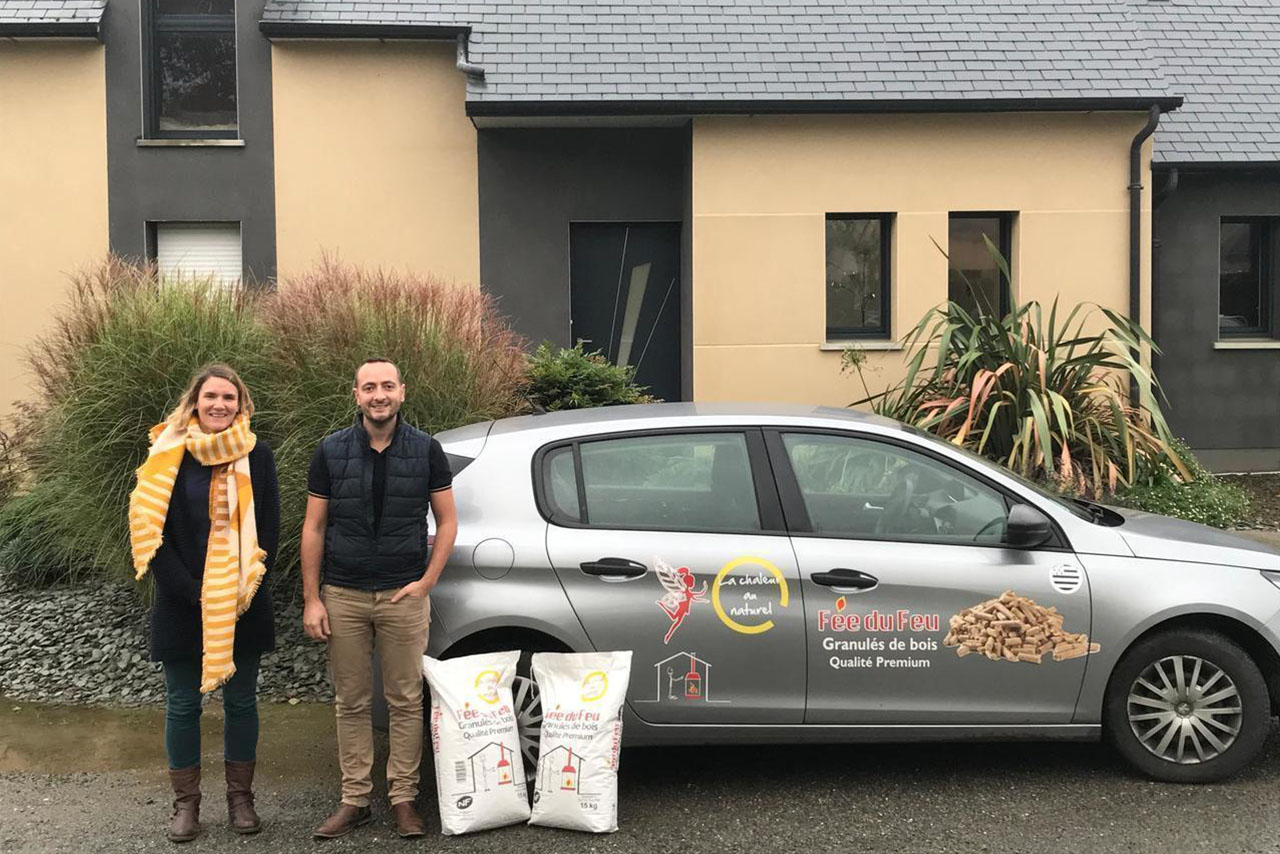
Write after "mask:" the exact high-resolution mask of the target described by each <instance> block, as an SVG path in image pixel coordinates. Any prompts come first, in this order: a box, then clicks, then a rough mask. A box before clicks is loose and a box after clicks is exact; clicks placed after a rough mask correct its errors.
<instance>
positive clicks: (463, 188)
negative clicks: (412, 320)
mask: <svg viewBox="0 0 1280 854" xmlns="http://www.w3.org/2000/svg"><path fill="white" fill-rule="evenodd" d="M271 61H272V95H273V98H274V103H275V108H274V109H275V145H276V151H275V167H276V223H277V226H276V229H277V231H276V239H277V253H278V255H277V262H278V269H279V274H280V276H281V277H288V276H289V275H291V274H295V273H299V272H301V271H303V270H305V269H306V268H307V267H309V266H311V265H312V264H314V263H315V262H316V261H318V260H319V259H320V257H321V256H322V254H326V253H327V254H329V255H331V256H335V257H337V258H339V259H341V260H343V261H348V262H353V263H358V264H361V265H367V266H370V267H383V268H393V269H398V270H409V271H413V272H417V273H430V274H434V275H436V276H439V277H441V278H444V279H446V280H453V281H457V282H459V283H465V284H467V285H472V286H474V285H475V283H477V282H479V280H480V237H479V202H478V195H477V185H476V173H477V167H476V131H475V128H474V127H473V126H472V124H471V122H470V120H469V119H468V118H467V116H466V111H465V104H464V99H465V88H466V87H465V78H464V77H463V75H462V73H461V72H460V71H458V69H457V67H456V65H455V62H456V56H455V47H454V45H453V43H452V42H448V43H441V42H389V43H378V42H371V41H337V42H312V41H303V42H276V43H275V44H273V45H272V60H271Z"/></svg>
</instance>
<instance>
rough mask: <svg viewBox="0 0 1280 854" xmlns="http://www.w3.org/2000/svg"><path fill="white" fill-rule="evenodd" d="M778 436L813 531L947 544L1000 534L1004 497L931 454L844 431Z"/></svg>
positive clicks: (990, 538) (998, 539) (980, 540)
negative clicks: (784, 448)
mask: <svg viewBox="0 0 1280 854" xmlns="http://www.w3.org/2000/svg"><path fill="white" fill-rule="evenodd" d="M782 439H783V444H784V445H785V446H786V449H787V455H788V458H789V459H790V461H791V468H792V470H793V471H794V472H795V476H796V482H797V485H798V486H799V487H800V494H801V496H802V497H803V499H804V504H805V510H806V511H808V514H809V521H810V524H811V525H812V526H813V530H814V531H815V532H816V533H825V534H833V535H840V536H854V537H865V538H868V539H891V540H915V541H922V542H954V543H993V544H994V543H999V542H1001V540H1003V538H1004V529H1005V522H1006V518H1007V514H1008V508H1007V505H1006V503H1005V500H1004V496H1003V495H1002V494H1001V493H1000V492H999V491H998V490H996V489H993V488H992V487H990V486H987V485H986V484H984V483H982V482H981V481H979V480H977V479H976V478H973V477H970V476H969V475H967V474H965V473H964V472H962V471H960V470H959V469H956V468H953V467H952V466H950V465H947V464H946V463H944V462H941V461H939V460H936V459H934V458H933V457H930V456H927V455H925V454H920V453H917V452H915V451H911V450H908V449H905V448H900V447H898V446H897V445H891V444H887V443H884V442H876V441H872V440H868V439H858V438H852V437H846V436H831V435H821V434H806V433H785V434H783V437H782Z"/></svg>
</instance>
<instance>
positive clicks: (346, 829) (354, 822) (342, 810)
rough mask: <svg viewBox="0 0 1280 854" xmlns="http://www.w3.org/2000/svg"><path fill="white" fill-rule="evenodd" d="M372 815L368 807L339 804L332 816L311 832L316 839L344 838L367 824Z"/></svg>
mask: <svg viewBox="0 0 1280 854" xmlns="http://www.w3.org/2000/svg"><path fill="white" fill-rule="evenodd" d="M372 817H373V814H372V813H371V812H370V811H369V808H368V807H353V806H352V805H351V804H339V805H338V809H337V810H335V811H334V813H333V815H331V816H329V817H328V818H326V819H325V820H324V823H323V824H321V825H320V826H319V827H317V828H316V829H315V830H314V831H312V835H313V836H315V838H316V839H337V838H338V837H339V836H346V835H347V834H348V833H350V832H351V831H352V830H355V829H356V828H357V827H359V826H360V825H362V824H368V823H369V819H370V818H372Z"/></svg>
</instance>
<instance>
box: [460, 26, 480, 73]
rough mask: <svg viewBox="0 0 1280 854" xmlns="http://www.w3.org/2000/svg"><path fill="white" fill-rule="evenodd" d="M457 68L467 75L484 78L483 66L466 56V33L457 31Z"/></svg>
mask: <svg viewBox="0 0 1280 854" xmlns="http://www.w3.org/2000/svg"><path fill="white" fill-rule="evenodd" d="M458 70H459V71H461V72H462V73H463V74H465V75H467V76H468V77H475V78H476V79H478V80H483V79H484V67H483V66H480V65H476V64H475V63H474V62H472V61H471V60H470V59H469V58H468V56H467V34H466V33H465V32H463V33H458Z"/></svg>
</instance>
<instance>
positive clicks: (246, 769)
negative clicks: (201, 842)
mask: <svg viewBox="0 0 1280 854" xmlns="http://www.w3.org/2000/svg"><path fill="white" fill-rule="evenodd" d="M256 764H257V763H256V762H231V761H229V760H228V761H227V763H226V768H227V819H228V820H229V821H230V822H231V829H232V830H234V831H235V832H236V833H257V832H258V831H259V830H262V820H261V819H260V818H258V813H257V811H256V810H254V808H253V769H254V766H255V765H256Z"/></svg>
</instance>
